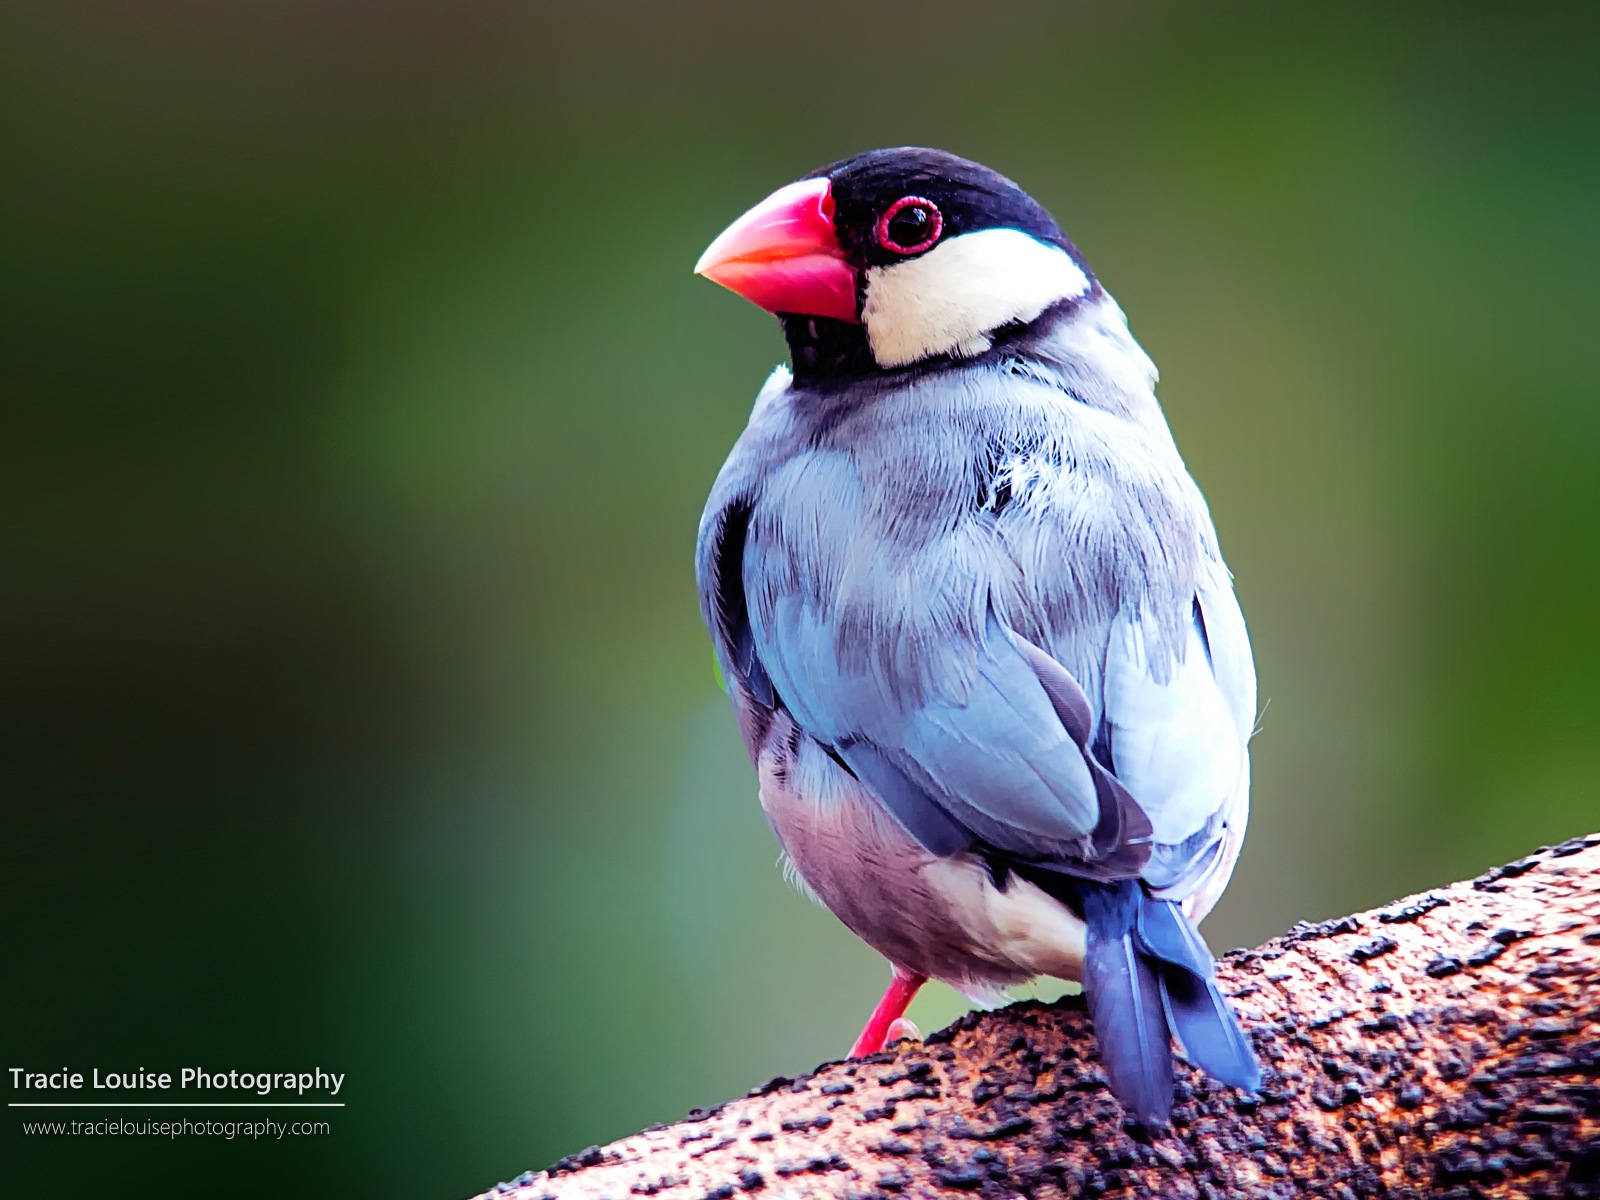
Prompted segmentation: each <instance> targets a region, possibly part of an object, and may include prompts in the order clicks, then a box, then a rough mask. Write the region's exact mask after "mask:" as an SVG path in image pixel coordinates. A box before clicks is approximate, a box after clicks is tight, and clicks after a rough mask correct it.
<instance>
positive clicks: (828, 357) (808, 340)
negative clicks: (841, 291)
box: [778, 313, 879, 383]
mask: <svg viewBox="0 0 1600 1200" xmlns="http://www.w3.org/2000/svg"><path fill="white" fill-rule="evenodd" d="M778 320H779V321H781V322H782V323H783V336H784V338H785V339H786V340H787V341H788V343H789V361H790V364H791V366H792V367H793V370H794V377H795V379H796V381H797V382H800V383H807V382H810V381H812V380H817V379H829V378H837V377H839V376H850V375H873V374H877V373H878V371H879V367H878V364H877V361H876V360H875V359H874V358H873V357H872V348H871V347H870V346H868V345H867V332H866V328H865V327H864V326H862V325H858V324H856V323H855V322H853V321H835V320H833V319H831V318H829V317H811V316H806V315H804V314H803V313H779V314H778Z"/></svg>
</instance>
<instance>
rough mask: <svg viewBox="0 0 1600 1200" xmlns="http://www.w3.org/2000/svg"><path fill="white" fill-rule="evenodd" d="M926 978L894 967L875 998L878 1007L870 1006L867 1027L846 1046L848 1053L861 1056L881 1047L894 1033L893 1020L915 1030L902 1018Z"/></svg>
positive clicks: (854, 1056)
mask: <svg viewBox="0 0 1600 1200" xmlns="http://www.w3.org/2000/svg"><path fill="white" fill-rule="evenodd" d="M927 982H928V977H927V976H926V975H918V974H916V973H915V972H913V971H902V970H901V969H900V968H899V967H896V968H895V969H894V977H893V978H891V979H890V980H889V987H888V989H887V990H886V991H885V992H884V993H883V999H882V1000H879V1001H878V1007H877V1008H875V1009H873V1010H872V1016H871V1017H870V1018H868V1020H867V1027H866V1028H865V1029H863V1030H862V1031H861V1036H860V1037H858V1038H857V1039H856V1044H855V1045H854V1046H851V1047H850V1057H851V1058H863V1057H865V1056H866V1055H868V1054H876V1053H877V1052H878V1051H879V1050H882V1049H883V1048H884V1046H886V1045H888V1044H889V1042H890V1041H891V1040H893V1037H894V1036H895V1035H893V1033H892V1031H893V1029H894V1027H895V1026H896V1025H897V1024H899V1025H902V1026H907V1027H909V1028H910V1029H911V1031H912V1032H913V1033H915V1032H916V1028H917V1027H916V1026H915V1025H912V1024H911V1022H909V1021H907V1020H905V1015H906V1009H907V1008H909V1007H910V1006H911V1000H912V997H914V996H915V995H916V994H917V989H918V988H920V987H921V986H922V985H923V984H925V983H927ZM898 1036H904V1034H903V1033H902V1034H900V1035H898Z"/></svg>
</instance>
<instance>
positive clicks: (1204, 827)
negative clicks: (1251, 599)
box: [1104, 559, 1256, 899]
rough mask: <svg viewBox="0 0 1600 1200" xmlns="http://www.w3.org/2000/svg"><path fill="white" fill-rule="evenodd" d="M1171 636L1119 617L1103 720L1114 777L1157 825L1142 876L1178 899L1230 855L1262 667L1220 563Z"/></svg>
mask: <svg viewBox="0 0 1600 1200" xmlns="http://www.w3.org/2000/svg"><path fill="white" fill-rule="evenodd" d="M1165 644H1167V640H1166V639H1162V638H1160V637H1159V636H1158V634H1157V632H1156V630H1155V629H1154V628H1153V624H1152V618H1151V616H1150V614H1148V613H1145V612H1141V611H1124V612H1123V613H1121V614H1119V616H1118V617H1117V619H1116V621H1115V622H1113V624H1112V629H1111V638H1110V642H1109V645H1108V646H1107V650H1106V670H1105V683H1104V689H1105V691H1104V702H1105V708H1104V720H1105V725H1106V736H1107V744H1108V745H1109V749H1110V759H1111V763H1112V765H1113V768H1114V770H1115V771H1116V774H1117V778H1118V779H1120V780H1121V781H1122V783H1123V784H1124V785H1125V786H1126V787H1127V789H1128V791H1129V792H1131V793H1132V794H1133V795H1134V796H1135V797H1136V798H1137V799H1138V802H1139V805H1140V807H1141V808H1143V809H1144V811H1145V812H1146V813H1147V814H1148V815H1149V818H1150V823H1151V826H1152V828H1153V831H1154V841H1155V843H1156V848H1155V851H1154V854H1153V856H1152V860H1151V862H1150V864H1149V865H1148V867H1147V869H1146V872H1145V879H1146V882H1148V883H1149V884H1150V885H1151V886H1152V887H1153V888H1156V889H1158V890H1159V891H1161V892H1162V894H1164V895H1167V896H1171V897H1173V898H1177V899H1181V898H1183V897H1184V896H1186V895H1187V894H1188V892H1189V891H1191V890H1193V887H1196V886H1198V885H1199V883H1200V881H1201V880H1202V879H1203V878H1204V877H1205V876H1206V875H1207V874H1208V873H1209V872H1210V871H1211V869H1212V868H1213V867H1214V866H1215V865H1216V862H1217V859H1218V856H1220V855H1224V854H1225V853H1226V851H1227V849H1228V847H1229V845H1230V841H1229V837H1228V834H1229V832H1230V830H1231V829H1233V827H1235V826H1238V825H1240V824H1241V823H1242V821H1243V817H1244V808H1245V806H1247V805H1248V796H1249V758H1248V750H1247V744H1248V741H1249V737H1250V733H1251V730H1252V727H1253V725H1254V721H1255V703H1256V685H1255V669H1254V667H1253V665H1252V661H1251V655H1250V643H1249V638H1248V635H1247V634H1246V632H1245V626H1244V618H1243V617H1242V616H1241V615H1240V612H1239V606H1238V602H1237V601H1236V600H1235V599H1234V595H1233V588H1232V586H1231V584H1230V582H1229V580H1228V577H1227V572H1226V569H1225V568H1223V567H1222V565H1221V563H1219V562H1216V561H1215V560H1211V559H1207V560H1206V561H1205V562H1204V563H1203V564H1202V572H1201V580H1200V583H1199V586H1198V587H1197V589H1196V595H1195V598H1194V602H1193V614H1192V619H1191V620H1190V621H1189V622H1188V626H1187V630H1186V633H1185V637H1184V639H1183V641H1182V644H1181V645H1179V646H1176V647H1174V649H1172V650H1166V649H1163V648H1162V647H1163V646H1164V645H1165ZM1229 865H1230V866H1231V863H1230V864H1229Z"/></svg>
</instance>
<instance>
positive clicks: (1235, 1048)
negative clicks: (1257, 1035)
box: [1078, 880, 1261, 1125]
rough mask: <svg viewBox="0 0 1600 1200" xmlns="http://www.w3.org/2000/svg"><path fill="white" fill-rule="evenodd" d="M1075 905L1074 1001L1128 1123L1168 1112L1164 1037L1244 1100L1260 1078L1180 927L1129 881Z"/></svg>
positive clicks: (1210, 970) (1178, 917)
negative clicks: (1078, 939)
mask: <svg viewBox="0 0 1600 1200" xmlns="http://www.w3.org/2000/svg"><path fill="white" fill-rule="evenodd" d="M1078 899H1079V902H1080V904H1081V906H1082V908H1083V918H1084V923H1085V924H1086V925H1087V926H1088V932H1089V936H1088V947H1087V954H1086V956H1085V959H1084V966H1083V991H1084V997H1085V999H1086V1000H1087V1001H1088V1005H1089V1017H1090V1020H1091V1021H1092V1022H1093V1023H1094V1031H1095V1038H1096V1040H1097V1041H1098V1042H1099V1044H1100V1057H1101V1061H1102V1062H1103V1063H1104V1065H1105V1070H1106V1076H1107V1078H1108V1080H1109V1082H1110V1085H1111V1091H1112V1093H1113V1094H1114V1095H1115V1096H1116V1097H1117V1099H1118V1100H1119V1101H1121V1103H1122V1105H1123V1107H1124V1108H1125V1109H1127V1110H1128V1112H1129V1114H1130V1115H1132V1116H1133V1117H1134V1118H1135V1119H1137V1120H1139V1121H1141V1122H1143V1123H1145V1124H1147V1125H1154V1124H1162V1123H1164V1122H1165V1121H1166V1120H1167V1118H1168V1116H1169V1115H1170V1113H1171V1111H1172V1084H1173V1073H1172V1042H1171V1039H1172V1036H1173V1035H1174V1034H1175V1035H1176V1036H1177V1037H1178V1039H1179V1041H1181V1042H1182V1043H1183V1048H1184V1050H1185V1052H1186V1053H1187V1055H1188V1057H1189V1058H1190V1059H1192V1060H1193V1061H1194V1062H1195V1064H1196V1065H1197V1066H1199V1067H1201V1068H1202V1069H1203V1070H1204V1071H1206V1073H1207V1074H1209V1075H1212V1076H1213V1077H1215V1078H1216V1079H1218V1080H1220V1081H1221V1082H1223V1083H1227V1084H1231V1085H1232V1086H1234V1087H1238V1088H1243V1089H1245V1090H1253V1089H1254V1088H1256V1087H1257V1086H1259V1084H1260V1078H1261V1075H1260V1069H1259V1068H1258V1067H1257V1065H1256V1060H1255V1054H1254V1053H1253V1051H1252V1050H1251V1048H1250V1043H1249V1041H1248V1040H1247V1039H1246V1038H1245V1036H1244V1031H1243V1030H1242V1029H1240V1028H1239V1022H1238V1019H1237V1018H1236V1017H1235V1016H1234V1014H1233V1010H1232V1008H1231V1007H1230V1006H1229V1005H1228V1002H1227V1000H1226V999H1225V998H1224V997H1223V995H1222V993H1221V992H1220V991H1218V990H1217V985H1216V981H1215V964H1214V963H1213V961H1212V958H1211V952H1210V951H1209V950H1207V949H1206V944H1205V942H1203V941H1202V940H1201V939H1200V935H1199V934H1198V933H1196V932H1195V929H1194V926H1192V925H1191V924H1189V921H1188V918H1186V917H1185V916H1184V915H1183V913H1182V912H1181V911H1180V910H1179V908H1178V906H1177V905H1176V904H1175V903H1173V902H1172V901H1170V900H1158V899H1156V898H1154V897H1152V896H1150V895H1149V894H1148V893H1146V892H1145V890H1144V888H1143V887H1141V886H1140V885H1139V884H1138V882H1137V881H1134V880H1121V881H1118V882H1116V883H1104V884H1099V883H1091V884H1086V885H1083V886H1082V887H1081V890H1080V891H1079V892H1078Z"/></svg>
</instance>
